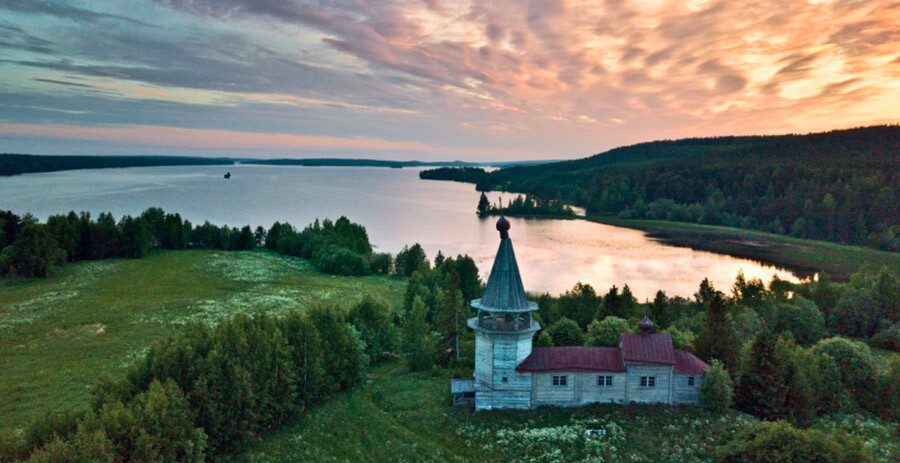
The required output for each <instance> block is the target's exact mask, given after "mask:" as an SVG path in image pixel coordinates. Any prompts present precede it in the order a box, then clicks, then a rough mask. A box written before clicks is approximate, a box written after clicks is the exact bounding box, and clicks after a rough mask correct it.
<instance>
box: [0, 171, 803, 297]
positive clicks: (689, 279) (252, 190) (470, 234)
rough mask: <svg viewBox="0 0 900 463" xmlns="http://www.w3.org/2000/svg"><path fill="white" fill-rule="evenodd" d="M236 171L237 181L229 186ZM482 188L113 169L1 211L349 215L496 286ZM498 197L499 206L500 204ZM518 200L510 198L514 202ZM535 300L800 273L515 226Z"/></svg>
mask: <svg viewBox="0 0 900 463" xmlns="http://www.w3.org/2000/svg"><path fill="white" fill-rule="evenodd" d="M225 170H228V171H231V172H232V178H231V179H229V180H224V179H223V178H222V175H223V172H224V171H225ZM478 195H479V193H478V192H476V191H475V189H474V188H473V187H472V185H467V184H461V183H454V182H438V181H422V180H419V179H418V170H416V169H379V168H329V167H269V166H227V167H215V166H190V167H154V168H130V169H106V170H85V171H69V172H56V173H47V174H33V175H24V176H18V177H0V209H12V210H14V211H17V212H25V211H30V212H32V213H34V214H35V215H36V216H38V217H39V218H41V220H44V219H46V217H47V216H48V215H50V214H57V213H63V212H67V211H69V210H73V209H74V210H77V211H79V210H87V211H91V212H92V213H94V214H97V213H99V212H105V211H112V212H113V213H114V214H115V215H116V216H117V217H118V216H121V215H123V214H137V213H140V212H141V211H142V210H144V209H146V208H147V207H151V206H160V207H162V208H164V209H166V210H169V211H178V212H180V213H181V214H182V215H183V216H184V217H185V218H187V219H189V220H191V221H192V222H195V223H197V222H202V221H203V220H209V221H210V222H213V223H218V224H230V225H244V224H248V223H249V224H253V225H254V226H256V225H263V226H266V227H268V226H269V225H271V224H272V222H274V221H276V220H279V221H284V220H287V221H290V222H291V223H293V224H295V225H305V224H307V223H309V222H311V221H312V220H313V219H315V218H316V217H320V218H321V217H332V218H337V217H338V216H340V215H346V216H348V217H350V218H351V220H354V221H357V222H360V223H362V224H364V225H365V226H366V228H367V229H368V231H369V235H370V238H371V240H372V242H373V243H375V245H376V246H377V247H378V248H379V249H380V250H384V251H389V252H397V251H398V250H400V249H401V248H402V247H403V245H405V244H409V243H414V242H419V243H421V244H422V245H423V247H424V248H425V250H426V251H427V252H428V254H429V256H431V257H434V255H435V254H436V253H437V251H438V250H439V249H440V250H443V252H444V253H445V254H449V255H456V254H469V255H471V256H473V257H474V258H475V260H476V262H477V263H478V265H479V268H480V269H481V271H482V274H483V276H485V277H487V273H488V272H489V271H490V265H491V262H492V259H493V256H494V254H495V253H496V251H497V246H498V244H499V239H498V234H497V231H496V230H495V229H494V223H495V221H496V218H486V219H479V218H478V217H477V216H476V215H475V206H476V204H477V201H478ZM497 196H498V195H496V194H492V195H491V199H492V201H496V200H497ZM507 196H509V195H507ZM510 222H511V223H512V230H511V231H510V234H511V237H512V239H513V242H514V244H515V249H516V255H517V257H518V259H519V267H520V269H521V271H522V277H523V279H524V280H525V285H526V288H527V289H528V290H529V291H534V292H550V293H552V294H558V293H561V292H563V291H565V290H566V289H569V288H571V287H572V285H573V284H575V283H576V282H577V281H582V282H585V283H590V284H591V285H593V286H594V287H595V288H597V289H598V290H599V291H605V290H606V289H607V288H608V287H609V286H611V285H613V284H615V285H618V286H619V287H621V286H622V285H624V284H626V283H627V284H628V285H629V286H630V287H631V289H632V291H633V292H634V294H635V295H636V296H637V297H638V298H641V299H643V298H652V297H653V295H654V294H655V292H656V291H657V290H658V289H662V290H664V291H666V293H668V294H669V295H681V296H685V297H689V296H691V295H693V293H694V291H696V288H697V286H698V284H699V282H700V281H701V280H702V279H703V278H704V277H709V278H710V279H711V280H712V281H713V283H714V284H715V285H716V287H718V288H720V289H723V290H724V289H728V288H730V287H731V284H732V283H733V282H734V278H735V276H736V275H737V273H738V271H740V270H743V272H744V274H745V275H746V276H747V277H748V278H757V277H758V278H762V279H763V280H764V281H768V280H770V279H771V278H772V276H773V275H776V274H777V275H778V276H779V277H780V278H782V279H786V280H791V281H797V278H796V277H794V276H793V275H792V274H791V272H789V271H786V270H780V269H777V268H775V267H772V266H769V265H765V264H761V263H757V262H753V261H750V260H747V259H738V258H733V257H729V256H724V255H718V254H713V253H709V252H704V251H694V250H691V249H687V248H679V247H674V246H668V245H665V244H661V243H659V242H656V241H654V240H651V239H649V238H647V237H646V235H645V234H644V233H643V232H640V231H636V230H629V229H623V228H617V227H613V226H609V225H603V224H597V223H592V222H586V221H583V220H536V219H518V218H511V219H510Z"/></svg>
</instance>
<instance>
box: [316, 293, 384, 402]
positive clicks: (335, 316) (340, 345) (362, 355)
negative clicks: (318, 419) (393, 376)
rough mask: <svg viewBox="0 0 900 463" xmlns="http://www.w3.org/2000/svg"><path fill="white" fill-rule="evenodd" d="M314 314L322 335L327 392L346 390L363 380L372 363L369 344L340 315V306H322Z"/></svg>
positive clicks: (317, 327)
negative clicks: (364, 342) (338, 307)
mask: <svg viewBox="0 0 900 463" xmlns="http://www.w3.org/2000/svg"><path fill="white" fill-rule="evenodd" d="M310 317H311V318H312V321H313V323H314V324H315V325H316V329H318V331H319V336H320V337H321V339H322V362H323V365H324V367H325V373H326V378H327V379H328V381H326V383H325V392H326V393H334V392H339V391H346V390H347V389H348V388H349V387H350V386H352V385H354V384H357V383H359V382H360V381H362V378H363V375H364V374H365V369H366V367H367V366H368V365H369V358H368V356H366V346H365V345H363V342H362V340H361V339H360V337H359V333H357V332H356V330H355V329H354V328H353V327H352V326H351V325H350V324H348V323H347V322H346V321H345V320H344V318H343V317H342V316H341V315H340V311H339V309H337V308H336V307H327V306H320V307H317V308H314V309H313V310H311V311H310Z"/></svg>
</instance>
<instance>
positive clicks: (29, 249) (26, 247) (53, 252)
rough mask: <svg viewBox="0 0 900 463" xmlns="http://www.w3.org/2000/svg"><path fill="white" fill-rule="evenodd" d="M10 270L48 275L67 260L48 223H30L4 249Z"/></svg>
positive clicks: (42, 275) (21, 273)
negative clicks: (48, 227)
mask: <svg viewBox="0 0 900 463" xmlns="http://www.w3.org/2000/svg"><path fill="white" fill-rule="evenodd" d="M3 252H4V254H7V253H8V254H7V257H6V258H5V260H6V262H7V263H6V264H4V266H8V267H9V270H11V271H13V272H15V273H16V274H17V275H19V276H23V277H29V278H33V277H38V278H42V277H46V276H47V275H49V274H50V271H51V270H52V269H53V267H55V266H57V265H60V264H62V263H63V262H64V261H65V253H64V252H63V251H62V250H61V249H59V245H58V244H57V243H56V239H54V238H53V235H52V234H50V230H48V229H47V226H46V225H40V224H28V225H25V226H24V227H22V229H21V230H19V232H18V234H17V235H16V240H15V241H13V243H12V244H11V245H10V246H9V247H7V248H6V249H4V250H3Z"/></svg>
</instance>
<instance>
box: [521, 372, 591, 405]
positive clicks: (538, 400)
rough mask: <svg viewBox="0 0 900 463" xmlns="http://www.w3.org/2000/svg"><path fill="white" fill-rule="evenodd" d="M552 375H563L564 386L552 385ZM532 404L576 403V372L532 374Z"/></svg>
mask: <svg viewBox="0 0 900 463" xmlns="http://www.w3.org/2000/svg"><path fill="white" fill-rule="evenodd" d="M554 376H565V377H566V385H565V386H554V385H553V377H554ZM532 383H533V386H532V387H533V391H532V401H533V402H534V406H535V407H537V406H540V405H561V406H572V405H578V402H577V401H576V400H575V397H576V388H578V386H580V385H579V384H578V373H572V372H540V373H534V375H532Z"/></svg>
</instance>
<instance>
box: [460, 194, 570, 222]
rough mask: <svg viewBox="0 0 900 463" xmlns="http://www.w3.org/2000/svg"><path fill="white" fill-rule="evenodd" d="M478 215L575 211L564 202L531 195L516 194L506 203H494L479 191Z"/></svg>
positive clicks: (559, 214) (558, 214)
mask: <svg viewBox="0 0 900 463" xmlns="http://www.w3.org/2000/svg"><path fill="white" fill-rule="evenodd" d="M477 212H478V215H480V216H489V215H500V214H506V215H510V216H554V217H556V216H565V217H568V216H574V215H575V211H574V210H572V208H571V207H569V206H566V205H565V204H563V203H561V202H559V201H554V200H550V199H543V198H538V197H535V196H531V195H516V196H515V197H514V198H513V200H512V201H509V202H508V203H506V205H494V204H491V202H490V201H489V200H488V198H487V195H485V194H484V193H481V197H480V198H479V200H478V208H477Z"/></svg>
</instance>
